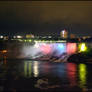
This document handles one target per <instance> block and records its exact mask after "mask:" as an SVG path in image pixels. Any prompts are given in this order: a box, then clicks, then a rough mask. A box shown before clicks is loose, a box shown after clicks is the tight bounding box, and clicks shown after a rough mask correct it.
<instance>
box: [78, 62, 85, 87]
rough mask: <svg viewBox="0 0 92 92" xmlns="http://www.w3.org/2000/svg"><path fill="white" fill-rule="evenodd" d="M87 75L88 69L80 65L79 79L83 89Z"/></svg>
mask: <svg viewBox="0 0 92 92" xmlns="http://www.w3.org/2000/svg"><path fill="white" fill-rule="evenodd" d="M86 74H87V69H86V65H85V64H79V79H80V87H81V88H83V87H85V85H86Z"/></svg>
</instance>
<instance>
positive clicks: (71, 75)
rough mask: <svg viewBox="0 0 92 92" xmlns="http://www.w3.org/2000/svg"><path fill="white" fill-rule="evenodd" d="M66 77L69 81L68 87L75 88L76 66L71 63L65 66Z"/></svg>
mask: <svg viewBox="0 0 92 92" xmlns="http://www.w3.org/2000/svg"><path fill="white" fill-rule="evenodd" d="M67 76H68V79H69V83H70V86H76V85H77V78H76V76H77V66H76V64H73V63H68V64H67Z"/></svg>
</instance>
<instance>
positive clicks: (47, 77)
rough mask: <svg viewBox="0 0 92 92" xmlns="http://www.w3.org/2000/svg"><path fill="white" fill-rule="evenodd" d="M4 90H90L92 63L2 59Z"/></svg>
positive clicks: (0, 78)
mask: <svg viewBox="0 0 92 92" xmlns="http://www.w3.org/2000/svg"><path fill="white" fill-rule="evenodd" d="M44 81H45V82H44ZM3 91H12V92H16V91H42V92H43V91H46V92H48V91H49V92H51V91H52V92H53V91H60V92H63V91H66V92H75V91H76V92H88V91H89V92H90V91H92V65H91V64H83V63H80V64H75V63H60V62H59V63H55V62H43V61H29V60H8V61H6V60H4V61H0V92H3Z"/></svg>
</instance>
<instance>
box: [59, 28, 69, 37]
mask: <svg viewBox="0 0 92 92" xmlns="http://www.w3.org/2000/svg"><path fill="white" fill-rule="evenodd" d="M60 36H61V38H67V37H68V32H67V31H66V30H65V29H64V30H62V31H61V32H60Z"/></svg>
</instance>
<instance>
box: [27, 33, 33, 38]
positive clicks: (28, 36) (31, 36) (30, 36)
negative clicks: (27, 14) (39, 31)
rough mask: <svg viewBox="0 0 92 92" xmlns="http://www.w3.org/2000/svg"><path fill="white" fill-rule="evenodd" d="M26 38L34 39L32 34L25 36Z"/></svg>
mask: <svg viewBox="0 0 92 92" xmlns="http://www.w3.org/2000/svg"><path fill="white" fill-rule="evenodd" d="M26 38H34V35H33V34H26Z"/></svg>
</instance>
